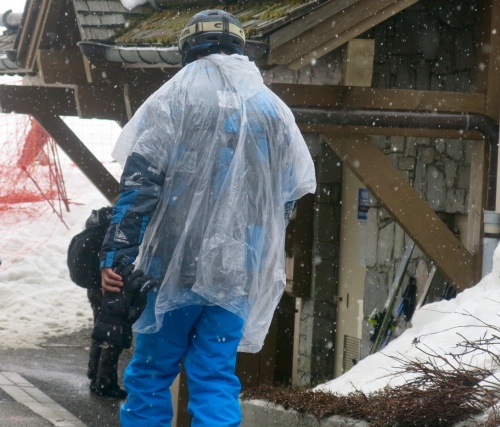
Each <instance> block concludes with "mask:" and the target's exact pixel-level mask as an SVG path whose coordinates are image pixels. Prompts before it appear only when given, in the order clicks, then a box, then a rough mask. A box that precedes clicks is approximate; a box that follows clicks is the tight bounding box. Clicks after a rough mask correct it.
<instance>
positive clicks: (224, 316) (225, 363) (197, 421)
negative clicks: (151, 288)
mask: <svg viewBox="0 0 500 427" xmlns="http://www.w3.org/2000/svg"><path fill="white" fill-rule="evenodd" d="M242 328H243V320H242V319H241V318H240V317H238V316H236V315H235V314H233V313H230V312H229V311H227V310H224V309H223V308H221V307H217V306H202V305H195V306H189V307H185V308H181V309H178V310H174V311H171V312H167V313H165V317H164V319H163V326H162V328H161V329H160V330H159V331H158V332H156V333H152V334H137V343H136V349H135V353H134V356H133V358H132V360H131V361H130V363H129V365H128V366H127V368H126V370H125V374H124V384H125V388H126V390H127V392H128V397H127V401H126V402H125V404H124V405H123V406H122V407H121V408H120V425H121V427H138V426H141V427H169V426H171V422H172V417H173V408H172V397H171V393H170V386H171V384H172V382H173V381H174V379H175V378H176V376H177V374H178V373H179V371H180V367H181V363H182V361H183V360H184V368H185V370H186V375H187V385H188V391H189V403H188V413H189V415H190V416H191V420H192V421H191V426H192V427H202V426H203V427H222V426H224V427H236V426H239V425H240V422H241V408H240V404H239V401H238V397H239V394H240V391H241V384H240V381H239V379H238V377H237V376H236V374H235V366H236V355H237V348H238V344H239V342H240V340H241V335H242Z"/></svg>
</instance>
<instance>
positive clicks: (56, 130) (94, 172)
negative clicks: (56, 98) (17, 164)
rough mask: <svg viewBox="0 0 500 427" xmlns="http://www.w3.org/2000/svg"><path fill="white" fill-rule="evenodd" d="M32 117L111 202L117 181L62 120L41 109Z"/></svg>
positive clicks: (116, 192)
mask: <svg viewBox="0 0 500 427" xmlns="http://www.w3.org/2000/svg"><path fill="white" fill-rule="evenodd" d="M33 117H34V118H35V119H36V120H37V121H38V123H40V125H42V127H43V128H44V129H45V130H46V131H47V132H48V133H49V134H50V136H51V137H52V138H53V139H54V141H55V142H56V143H57V145H58V146H59V147H61V149H62V150H63V151H64V152H65V153H66V154H67V155H68V157H69V158H70V159H71V160H73V161H74V162H75V164H76V165H77V166H78V168H79V169H80V170H81V171H82V172H83V173H84V174H85V176H87V178H88V179H89V180H90V181H91V182H92V183H93V184H94V185H95V187H96V188H97V189H98V190H99V191H100V192H101V193H102V194H103V196H104V197H106V199H107V200H108V201H109V202H110V203H111V204H113V203H114V201H115V200H116V197H117V195H118V181H117V180H116V179H115V178H114V177H113V175H111V174H110V173H109V172H108V170H107V169H106V168H105V167H104V166H103V165H102V164H101V162H99V160H97V158H96V157H95V156H94V155H93V154H92V153H91V152H90V151H89V149H88V148H87V147H86V146H85V144H83V142H81V141H80V139H79V138H78V137H77V136H76V135H75V134H74V133H73V131H72V130H71V129H70V128H69V127H68V126H67V125H66V123H64V121H63V120H62V119H61V118H60V117H58V116H54V115H52V114H49V113H47V112H45V111H43V110H39V111H37V112H36V113H35V114H33Z"/></svg>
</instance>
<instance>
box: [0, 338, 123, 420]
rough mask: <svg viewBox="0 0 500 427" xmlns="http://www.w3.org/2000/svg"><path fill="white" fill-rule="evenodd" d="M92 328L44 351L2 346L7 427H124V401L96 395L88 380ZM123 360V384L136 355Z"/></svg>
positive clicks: (2, 412) (0, 416) (0, 394)
mask: <svg viewBox="0 0 500 427" xmlns="http://www.w3.org/2000/svg"><path fill="white" fill-rule="evenodd" d="M89 337H90V330H82V331H79V332H77V333H75V334H71V335H67V336H61V337H57V338H51V339H49V340H47V342H45V343H44V344H42V345H41V346H39V348H34V349H3V348H0V426H1V427H46V426H47V427H50V426H58V427H118V426H119V421H118V411H119V407H120V405H121V404H122V403H123V401H120V400H117V399H110V398H105V397H99V396H95V395H94V394H91V393H90V391H89V380H88V379H87V375H86V374H87V363H88V351H89V344H90V338H89ZM131 356H132V352H131V350H125V351H124V352H123V353H122V356H121V357H120V364H119V369H118V371H119V375H120V379H119V382H120V384H122V374H123V370H124V368H125V366H126V365H127V363H128V361H129V360H130V357H131Z"/></svg>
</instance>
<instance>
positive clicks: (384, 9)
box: [268, 0, 418, 70]
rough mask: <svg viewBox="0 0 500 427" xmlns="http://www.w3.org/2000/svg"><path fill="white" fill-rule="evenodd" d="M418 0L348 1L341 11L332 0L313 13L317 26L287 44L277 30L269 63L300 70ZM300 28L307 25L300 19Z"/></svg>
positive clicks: (272, 41) (280, 32) (298, 24)
mask: <svg viewBox="0 0 500 427" xmlns="http://www.w3.org/2000/svg"><path fill="white" fill-rule="evenodd" d="M417 1H418V0H378V1H376V2H375V1H373V0H358V1H355V2H352V1H347V2H343V3H345V4H344V7H343V8H342V9H341V10H339V7H338V6H337V5H336V4H332V3H336V2H329V3H327V4H326V5H325V6H323V7H320V8H318V9H316V10H315V11H314V12H313V13H312V14H314V15H315V16H316V18H315V21H316V25H314V26H311V27H308V28H307V29H305V31H301V32H300V34H298V35H296V36H295V37H294V38H292V39H291V40H288V41H287V42H286V43H284V44H281V45H279V44H280V43H281V40H280V38H283V34H282V32H283V31H285V29H284V30H280V31H278V32H277V33H278V34H276V35H275V37H274V38H272V39H271V41H270V52H269V55H268V58H269V63H271V64H282V65H287V66H288V67H289V68H291V69H294V70H298V69H300V68H302V67H304V66H305V65H309V64H311V61H313V60H314V59H317V58H321V57H322V56H324V55H326V54H327V53H329V52H331V51H332V50H334V49H336V48H338V47H339V46H342V45H343V44H345V43H347V42H348V41H349V40H351V39H353V38H355V37H357V36H359V35H360V34H362V33H364V32H365V31H367V30H369V29H370V28H373V27H374V26H376V25H378V24H380V23H381V22H383V21H385V20H386V19H389V18H391V17H393V16H394V15H395V14H396V13H399V12H401V11H402V10H404V9H406V8H408V7H409V6H411V5H413V4H415V3H416V2H417ZM336 6H337V7H336ZM333 11H334V13H333V14H332V12H333ZM296 27H298V28H299V29H300V28H303V27H302V26H301V22H298V23H297V24H296ZM299 31H300V30H299Z"/></svg>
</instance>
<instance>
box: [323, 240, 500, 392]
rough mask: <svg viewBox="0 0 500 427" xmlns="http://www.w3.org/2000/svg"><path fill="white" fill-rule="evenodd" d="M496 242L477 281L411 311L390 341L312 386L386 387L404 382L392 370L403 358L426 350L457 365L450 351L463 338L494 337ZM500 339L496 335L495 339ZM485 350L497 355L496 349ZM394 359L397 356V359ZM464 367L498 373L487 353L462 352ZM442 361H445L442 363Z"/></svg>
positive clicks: (499, 261)
mask: <svg viewBox="0 0 500 427" xmlns="http://www.w3.org/2000/svg"><path fill="white" fill-rule="evenodd" d="M498 313H500V246H499V247H497V248H496V250H495V252H494V255H493V271H492V272H491V273H490V274H488V275H486V276H485V277H484V278H483V279H482V280H481V281H480V282H479V283H478V284H477V285H475V286H474V287H472V288H470V289H466V290H465V291H463V292H461V293H460V294H458V295H457V297H456V298H455V299H452V300H450V301H440V302H436V303H432V304H428V305H425V306H423V307H421V308H420V309H419V310H417V311H416V312H415V314H414V315H413V318H412V326H411V328H409V329H407V330H406V331H405V332H404V333H403V334H401V336H400V337H398V338H397V339H395V340H393V341H392V342H391V343H389V345H388V346H387V347H385V348H384V349H383V350H382V351H380V352H378V353H375V354H373V355H370V356H368V357H366V358H365V359H363V360H361V361H360V362H359V363H358V364H356V365H355V366H354V367H353V368H352V369H351V370H349V371H348V372H347V373H345V374H344V375H342V376H340V377H339V378H336V379H334V380H332V381H329V382H327V383H325V384H322V385H320V386H318V387H317V388H316V390H322V391H327V392H331V393H337V394H347V393H350V392H353V391H356V390H359V391H363V392H365V393H370V392H375V391H378V390H381V389H383V388H384V387H387V386H389V387H395V386H398V385H402V384H404V383H405V382H406V380H407V379H408V377H407V376H405V375H396V376H395V375H393V374H394V372H395V371H397V370H400V368H401V367H402V365H403V363H404V361H405V360H406V361H408V360H416V359H420V360H429V358H431V356H429V355H428V354H427V355H426V354H425V353H429V354H431V355H432V354H439V355H440V356H444V357H445V358H446V360H447V361H449V362H450V363H452V364H453V366H457V363H456V362H454V358H453V356H452V355H455V356H460V355H463V353H464V347H463V346H462V345H461V344H463V343H464V342H465V341H466V340H467V341H469V342H475V341H478V340H480V339H488V338H491V337H492V335H493V334H495V335H496V336H498V332H499V330H498V328H500V317H499V314H498ZM495 341H497V342H498V340H495ZM489 350H491V351H493V352H495V353H496V354H500V348H499V347H498V346H497V347H496V348H494V347H492V348H490V349H489ZM396 359H398V360H396ZM460 360H461V363H462V364H463V366H466V365H467V364H470V365H472V366H474V367H480V368H487V369H492V370H493V371H498V372H499V374H500V367H499V366H495V365H494V364H493V361H492V360H491V357H490V356H489V355H488V354H487V353H486V352H477V351H475V352H471V353H470V354H467V355H466V356H463V357H460ZM443 364H444V362H443Z"/></svg>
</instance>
